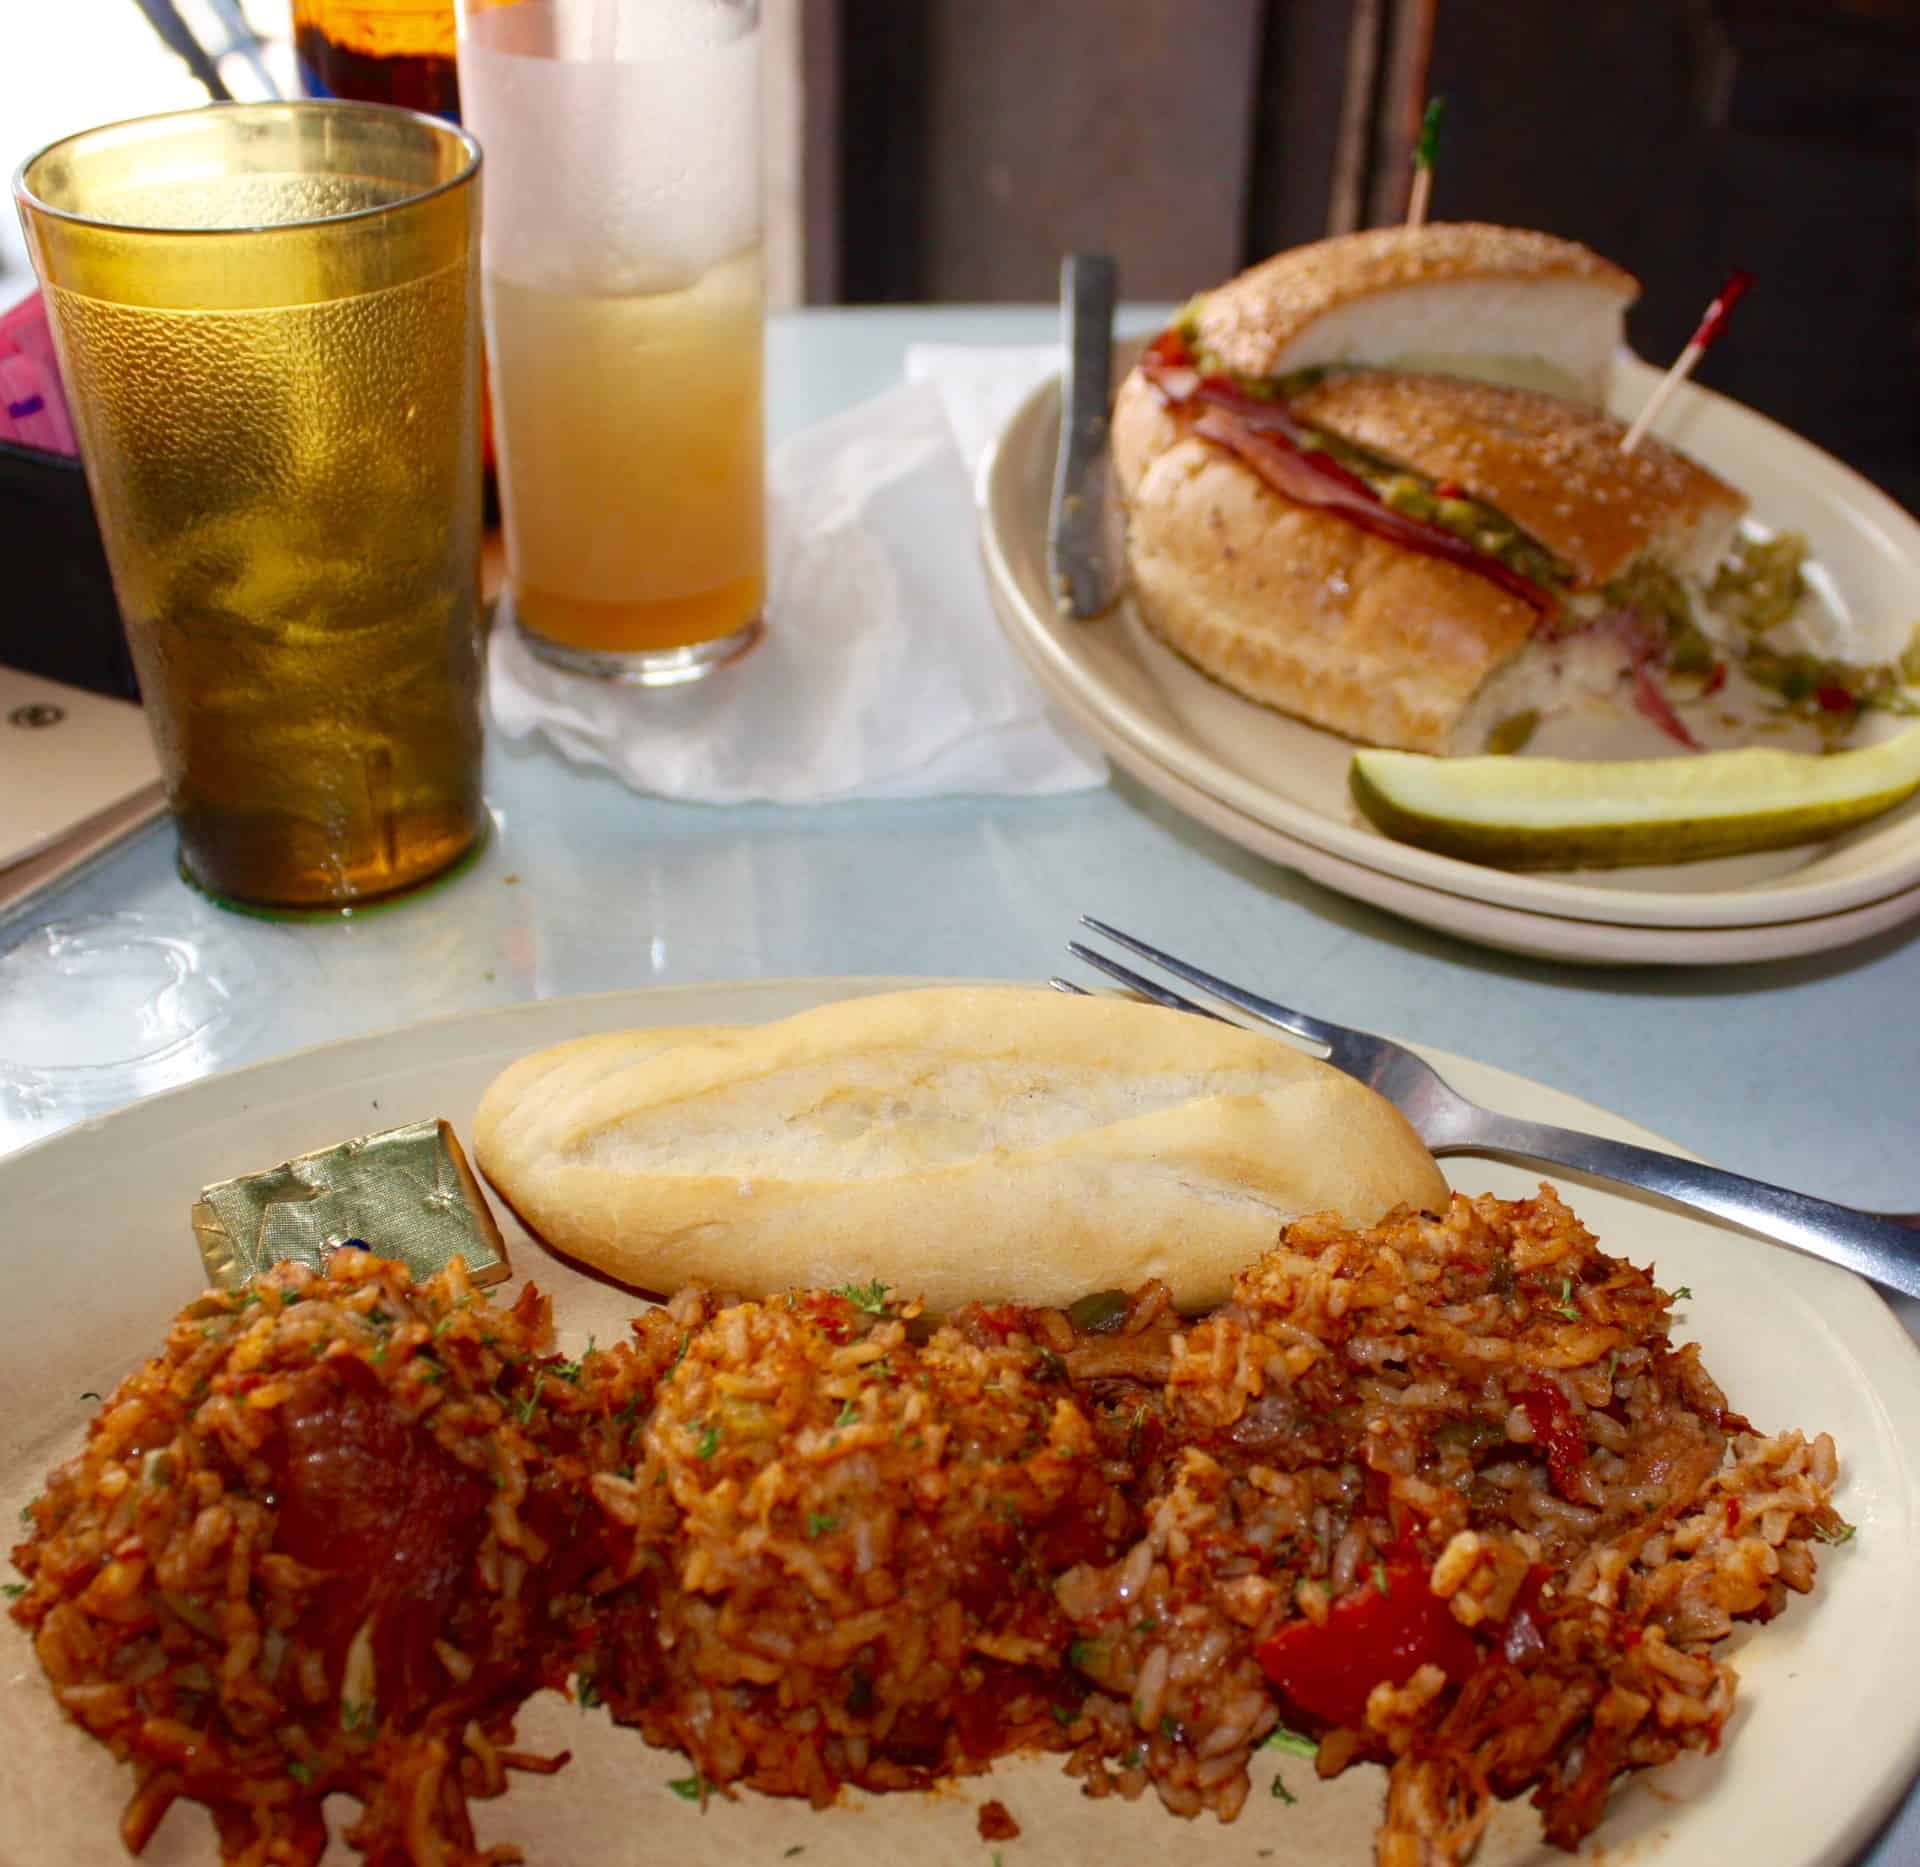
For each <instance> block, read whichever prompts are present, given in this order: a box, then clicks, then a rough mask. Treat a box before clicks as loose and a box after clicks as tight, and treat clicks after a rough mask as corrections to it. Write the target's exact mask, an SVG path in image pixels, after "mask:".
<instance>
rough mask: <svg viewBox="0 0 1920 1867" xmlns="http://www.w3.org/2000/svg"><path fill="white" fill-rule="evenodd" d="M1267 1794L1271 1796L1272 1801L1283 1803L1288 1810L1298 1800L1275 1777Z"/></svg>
mask: <svg viewBox="0 0 1920 1867" xmlns="http://www.w3.org/2000/svg"><path fill="white" fill-rule="evenodd" d="M1269 1793H1270V1794H1271V1795H1272V1797H1273V1799H1274V1801H1276V1802H1284V1803H1285V1804H1286V1805H1287V1807H1288V1808H1292V1807H1293V1805H1294V1804H1295V1803H1296V1802H1298V1801H1299V1800H1300V1798H1299V1797H1298V1796H1296V1795H1295V1794H1294V1793H1293V1791H1292V1790H1290V1789H1289V1788H1288V1787H1287V1786H1286V1784H1285V1783H1284V1782H1282V1781H1281V1780H1280V1778H1279V1777H1277V1776H1276V1777H1275V1778H1274V1779H1273V1788H1272V1790H1271V1791H1270V1792H1269Z"/></svg>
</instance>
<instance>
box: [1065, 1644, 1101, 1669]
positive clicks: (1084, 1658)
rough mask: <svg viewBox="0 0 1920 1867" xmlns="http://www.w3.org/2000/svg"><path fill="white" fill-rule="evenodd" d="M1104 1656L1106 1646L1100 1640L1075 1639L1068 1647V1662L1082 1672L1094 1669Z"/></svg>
mask: <svg viewBox="0 0 1920 1867" xmlns="http://www.w3.org/2000/svg"><path fill="white" fill-rule="evenodd" d="M1104 1658H1105V1648H1104V1647H1103V1645H1102V1643H1101V1642H1100V1641H1098V1640H1075V1641H1073V1642H1072V1643H1071V1644H1070V1645H1069V1646H1068V1648H1067V1664H1068V1665H1069V1666H1077V1667H1079V1668H1080V1670H1081V1671H1082V1672H1090V1671H1092V1669H1093V1668H1094V1667H1096V1666H1098V1665H1099V1664H1100V1663H1101V1662H1102V1660H1103V1659H1104Z"/></svg>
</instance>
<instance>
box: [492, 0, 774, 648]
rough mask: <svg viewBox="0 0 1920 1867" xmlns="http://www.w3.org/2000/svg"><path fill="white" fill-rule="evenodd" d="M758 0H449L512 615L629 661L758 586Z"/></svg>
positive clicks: (703, 627)
mask: <svg viewBox="0 0 1920 1867" xmlns="http://www.w3.org/2000/svg"><path fill="white" fill-rule="evenodd" d="M759 39H760V35H759V8H758V0H463V3H462V6H461V12H460V48H459V60H460V96H461V110H462V114H463V116H464V118H465V120H466V123H467V125H468V127H469V128H471V129H472V130H473V132H474V134H475V135H477V136H478V137H479V138H480V141H481V144H482V146H483V147H484V148H485V149H486V152H487V226H486V234H485V238H484V242H483V260H482V265H483V273H484V281H485V298H486V314H487V361H488V368H489V371H490V378H491V383H492V389H493V408H494V421H495V425H496V435H495V438H496V443H497V451H498V455H499V461H500V492H501V505H502V511H503V516H504V520H505V531H506V544H507V571H508V581H509V585H510V591H509V596H510V601H511V606H512V611H513V616H514V620H515V622H516V624H517V626H518V628H519V630H520V632H521V634H522V636H523V637H524V639H525V640H526V642H527V644H528V646H529V647H530V648H532V650H533V651H534V652H535V653H536V654H538V655H539V656H541V657H542V658H543V659H545V660H547V661H550V662H553V663H555V664H557V665H559V666H561V667H564V668H568V669H571V670H573V671H574V672H576V673H581V674H587V675H594V676H598V677H601V678H606V679H613V680H624V681H632V682H638V683H641V684H644V685H649V686H661V685H669V684H673V683H677V682H681V681H689V680H696V679H699V678H700V677H701V676H703V675H706V674H709V673H711V672H712V671H713V670H714V669H715V668H717V667H721V666H723V665H724V664H726V663H727V662H729V661H732V660H734V659H735V658H736V657H738V656H739V655H741V654H743V653H744V652H745V651H746V650H747V649H748V648H750V647H752V645H753V644H754V642H756V641H757V640H758V639H759V637H760V633H761V629H762V626H763V622H762V610H763V605H764V601H765V594H766V524H765V493H764V480H765V475H764V464H765V441H764V435H763V426H762V414H761V369H762V362H761V356H762V350H763V347H764V335H765V304H764V290H763V285H762V277H761V253H760V239H761V221H760V80H759V70H760V62H759Z"/></svg>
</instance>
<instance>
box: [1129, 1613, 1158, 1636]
mask: <svg viewBox="0 0 1920 1867" xmlns="http://www.w3.org/2000/svg"><path fill="white" fill-rule="evenodd" d="M1159 1625H1160V1623H1159V1622H1158V1621H1156V1620H1154V1619H1153V1618H1152V1617H1151V1616H1149V1617H1148V1618H1147V1619H1146V1620H1144V1621H1135V1622H1134V1624H1133V1631H1134V1632H1135V1633H1136V1634H1150V1633H1152V1632H1153V1630H1154V1629H1155V1628H1156V1627H1158V1626H1159Z"/></svg>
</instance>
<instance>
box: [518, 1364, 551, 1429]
mask: <svg viewBox="0 0 1920 1867" xmlns="http://www.w3.org/2000/svg"><path fill="white" fill-rule="evenodd" d="M546 1384H547V1371H546V1369H544V1368H536V1369H534V1371H533V1392H532V1393H530V1394H529V1395H528V1396H527V1397H526V1399H525V1400H523V1401H521V1403H520V1424H521V1425H522V1426H530V1425H531V1424H532V1423H533V1410H534V1408H535V1407H537V1406H538V1405H539V1404H540V1390H541V1389H542V1388H543V1387H545V1386H546Z"/></svg>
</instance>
